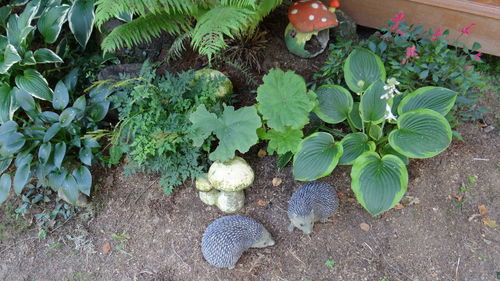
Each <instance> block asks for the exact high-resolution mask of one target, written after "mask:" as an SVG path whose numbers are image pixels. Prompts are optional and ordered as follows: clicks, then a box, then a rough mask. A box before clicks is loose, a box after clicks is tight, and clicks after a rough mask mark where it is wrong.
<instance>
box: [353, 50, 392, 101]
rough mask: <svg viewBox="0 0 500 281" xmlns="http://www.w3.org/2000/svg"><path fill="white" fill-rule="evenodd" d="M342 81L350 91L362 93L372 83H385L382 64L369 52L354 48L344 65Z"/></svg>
mask: <svg viewBox="0 0 500 281" xmlns="http://www.w3.org/2000/svg"><path fill="white" fill-rule="evenodd" d="M344 79H345V82H346V83H347V86H348V87H349V89H351V91H353V92H355V93H361V92H364V91H365V90H366V89H368V87H369V86H370V85H371V84H372V83H374V82H376V81H385V68H384V64H383V63H382V60H380V58H379V57H378V56H377V55H375V54H374V53H372V52H371V51H369V50H367V49H363V48H356V49H354V50H353V51H352V52H351V54H350V55H349V56H348V57H347V60H346V61H345V63H344Z"/></svg>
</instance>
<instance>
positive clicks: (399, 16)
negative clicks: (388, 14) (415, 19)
mask: <svg viewBox="0 0 500 281" xmlns="http://www.w3.org/2000/svg"><path fill="white" fill-rule="evenodd" d="M404 17H405V13H404V12H400V13H399V14H397V15H395V16H394V17H393V18H392V19H391V21H392V22H393V23H394V25H393V26H392V27H391V30H392V31H394V30H399V23H401V22H403V21H404V20H405V19H404Z"/></svg>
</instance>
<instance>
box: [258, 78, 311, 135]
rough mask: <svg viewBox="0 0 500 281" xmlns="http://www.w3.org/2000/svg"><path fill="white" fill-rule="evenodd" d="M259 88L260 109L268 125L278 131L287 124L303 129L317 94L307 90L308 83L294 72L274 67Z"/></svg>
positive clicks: (293, 127) (282, 129)
mask: <svg viewBox="0 0 500 281" xmlns="http://www.w3.org/2000/svg"><path fill="white" fill-rule="evenodd" d="M263 80H264V84H262V85H261V86H260V87H259V88H258V89H257V101H258V102H259V105H258V110H259V112H260V113H262V117H263V118H264V120H267V125H268V126H269V127H271V128H273V129H276V130H278V131H284V130H285V128H286V127H287V126H288V127H290V128H292V129H300V128H302V127H303V126H304V125H305V124H307V123H308V122H309V113H310V112H311V111H312V110H313V108H314V106H315V105H316V96H315V94H314V93H312V92H308V91H307V88H306V82H305V81H304V78H302V77H301V76H300V75H297V74H295V73H294V72H293V71H287V72H284V71H283V70H281V69H271V70H270V71H269V74H267V75H266V76H264V78H263Z"/></svg>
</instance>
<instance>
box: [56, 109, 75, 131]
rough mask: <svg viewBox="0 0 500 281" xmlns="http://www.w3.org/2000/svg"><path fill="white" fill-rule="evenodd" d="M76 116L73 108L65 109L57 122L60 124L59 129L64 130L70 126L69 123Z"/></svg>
mask: <svg viewBox="0 0 500 281" xmlns="http://www.w3.org/2000/svg"><path fill="white" fill-rule="evenodd" d="M76 114H77V110H76V109H74V108H71V107H70V108H66V109H65V110H64V111H63V112H62V113H61V115H60V116H59V122H60V123H61V127H63V128H65V127H68V126H69V125H71V122H73V120H74V119H75V117H76Z"/></svg>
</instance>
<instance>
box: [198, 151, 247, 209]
mask: <svg viewBox="0 0 500 281" xmlns="http://www.w3.org/2000/svg"><path fill="white" fill-rule="evenodd" d="M253 180H254V172H253V170H252V167H250V165H248V163H247V162H246V161H245V160H244V159H243V158H241V157H238V156H236V157H234V158H232V159H231V160H229V161H226V162H219V161H215V162H214V163H213V164H212V165H211V166H210V169H209V170H208V174H205V175H203V176H200V177H198V178H197V179H196V182H195V186H196V189H198V191H199V197H200V199H201V201H202V202H203V203H205V204H207V205H215V206H217V207H218V208H219V209H220V210H221V211H223V212H225V213H234V212H237V211H239V210H241V208H243V206H244V204H245V192H244V191H243V190H244V189H245V188H247V187H249V186H250V185H252V183H253Z"/></svg>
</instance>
